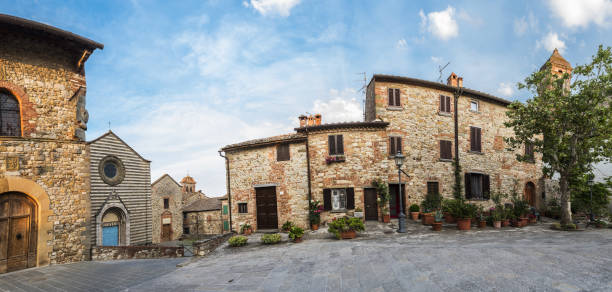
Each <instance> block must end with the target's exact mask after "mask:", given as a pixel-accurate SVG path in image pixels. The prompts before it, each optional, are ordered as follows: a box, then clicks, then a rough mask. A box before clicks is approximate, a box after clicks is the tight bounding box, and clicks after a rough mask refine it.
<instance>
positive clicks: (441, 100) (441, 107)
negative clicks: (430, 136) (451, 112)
mask: <svg viewBox="0 0 612 292" xmlns="http://www.w3.org/2000/svg"><path fill="white" fill-rule="evenodd" d="M445 108H446V107H445V106H444V95H440V112H443V111H444V109H445Z"/></svg>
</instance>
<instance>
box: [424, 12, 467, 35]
mask: <svg viewBox="0 0 612 292" xmlns="http://www.w3.org/2000/svg"><path fill="white" fill-rule="evenodd" d="M454 14H455V9H454V8H453V7H452V6H448V8H446V10H442V11H435V12H430V13H428V14H427V15H425V13H423V10H421V11H419V16H420V17H421V28H422V29H427V31H429V32H430V33H432V34H433V35H434V36H435V37H437V38H439V39H441V40H448V39H451V38H453V37H456V36H457V35H459V26H458V25H457V21H456V20H455V18H454Z"/></svg>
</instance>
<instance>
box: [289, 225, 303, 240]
mask: <svg viewBox="0 0 612 292" xmlns="http://www.w3.org/2000/svg"><path fill="white" fill-rule="evenodd" d="M302 236H304V229H302V228H300V227H297V226H293V227H291V229H290V230H289V238H291V240H293V242H296V243H298V242H302Z"/></svg>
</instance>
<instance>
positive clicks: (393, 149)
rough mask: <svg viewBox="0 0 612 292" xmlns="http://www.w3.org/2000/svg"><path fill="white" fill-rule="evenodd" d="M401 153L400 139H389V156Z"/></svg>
mask: <svg viewBox="0 0 612 292" xmlns="http://www.w3.org/2000/svg"><path fill="white" fill-rule="evenodd" d="M397 153H402V137H389V155H391V156H394V155H395V154H397Z"/></svg>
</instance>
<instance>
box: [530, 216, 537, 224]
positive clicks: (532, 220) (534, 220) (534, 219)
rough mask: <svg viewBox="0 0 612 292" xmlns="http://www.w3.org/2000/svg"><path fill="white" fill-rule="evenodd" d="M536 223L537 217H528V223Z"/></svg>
mask: <svg viewBox="0 0 612 292" xmlns="http://www.w3.org/2000/svg"><path fill="white" fill-rule="evenodd" d="M536 223H538V218H536V217H531V218H529V224H536Z"/></svg>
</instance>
